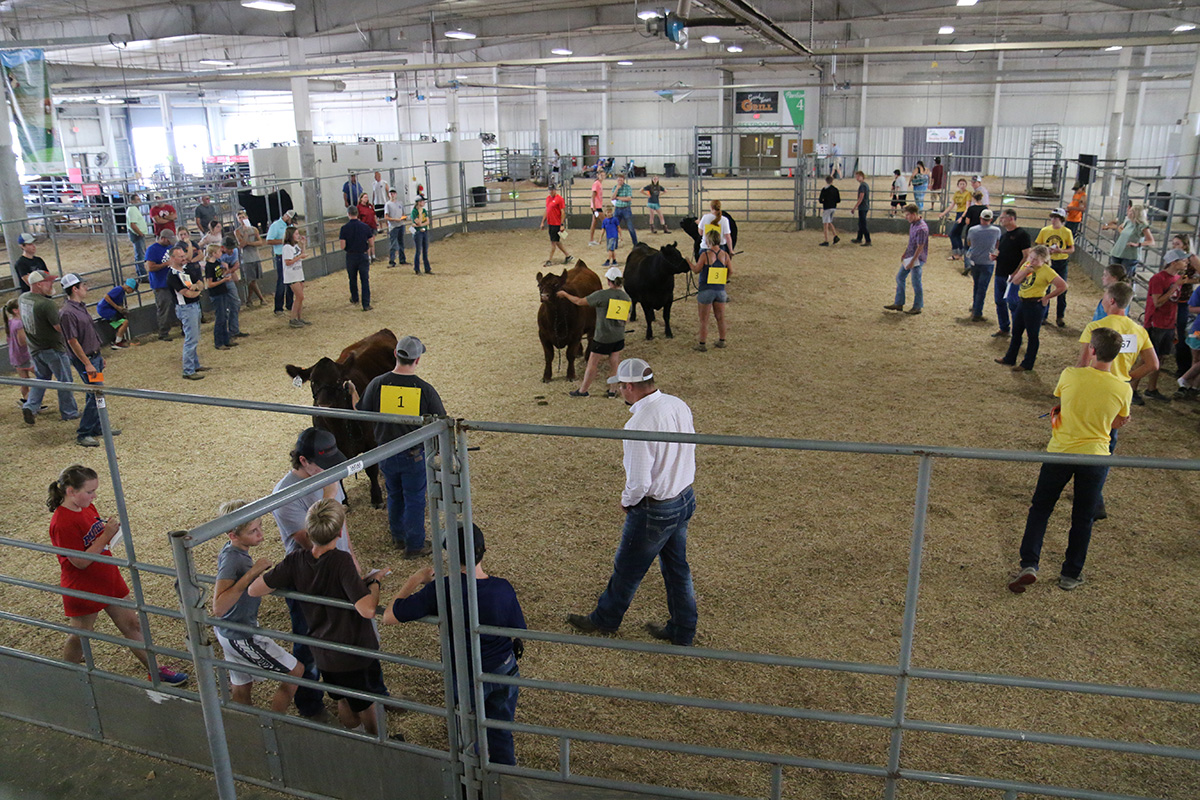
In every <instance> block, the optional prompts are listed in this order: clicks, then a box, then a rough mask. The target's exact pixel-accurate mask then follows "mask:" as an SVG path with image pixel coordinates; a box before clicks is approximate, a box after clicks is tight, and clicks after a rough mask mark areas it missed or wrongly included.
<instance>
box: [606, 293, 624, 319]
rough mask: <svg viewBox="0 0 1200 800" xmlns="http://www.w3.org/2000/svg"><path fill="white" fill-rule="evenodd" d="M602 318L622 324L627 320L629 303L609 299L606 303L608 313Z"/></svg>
mask: <svg viewBox="0 0 1200 800" xmlns="http://www.w3.org/2000/svg"><path fill="white" fill-rule="evenodd" d="M604 316H606V317H608V318H609V319H619V320H621V321H622V322H624V321H625V320H627V319H629V301H628V300H615V299H612V298H610V299H609V301H608V313H607V314H605V315H604Z"/></svg>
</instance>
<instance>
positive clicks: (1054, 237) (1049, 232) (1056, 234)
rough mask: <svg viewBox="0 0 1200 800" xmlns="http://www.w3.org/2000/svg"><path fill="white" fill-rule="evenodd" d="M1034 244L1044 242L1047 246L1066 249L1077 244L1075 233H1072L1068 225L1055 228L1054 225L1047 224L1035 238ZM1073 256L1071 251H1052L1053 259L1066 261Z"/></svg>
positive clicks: (1051, 257)
mask: <svg viewBox="0 0 1200 800" xmlns="http://www.w3.org/2000/svg"><path fill="white" fill-rule="evenodd" d="M1033 243H1034V244H1044V245H1046V246H1047V247H1059V248H1062V249H1063V250H1066V249H1067V248H1068V247H1074V246H1075V235H1074V234H1072V233H1071V229H1070V228H1068V227H1067V226H1066V225H1064V226H1062V227H1061V228H1055V227H1054V226H1053V225H1047V226H1046V227H1044V228H1042V229H1041V230H1040V231H1038V235H1037V238H1036V239H1034V240H1033ZM1070 257H1071V254H1070V253H1051V254H1050V260H1051V261H1066V260H1067V259H1068V258H1070Z"/></svg>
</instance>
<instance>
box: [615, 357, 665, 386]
mask: <svg viewBox="0 0 1200 800" xmlns="http://www.w3.org/2000/svg"><path fill="white" fill-rule="evenodd" d="M653 377H654V373H653V372H651V371H650V365H649V364H647V363H646V362H645V361H642V360H641V359H640V358H627V359H625V360H624V361H622V362H621V363H620V364H618V365H617V374H616V375H613V376H612V377H611V378H609V379H608V382H609V383H642V382H644V381H648V380H650V379H651V378H653Z"/></svg>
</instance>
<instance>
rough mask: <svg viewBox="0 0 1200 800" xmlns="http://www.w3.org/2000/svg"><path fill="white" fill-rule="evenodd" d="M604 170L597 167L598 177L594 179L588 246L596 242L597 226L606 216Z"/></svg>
mask: <svg viewBox="0 0 1200 800" xmlns="http://www.w3.org/2000/svg"><path fill="white" fill-rule="evenodd" d="M603 208H604V170H602V169H599V168H597V169H596V179H595V180H594V181H592V227H591V228H590V229H589V230H588V246H589V247H591V246H592V245H594V244H596V226H597V225H598V224H600V220H601V219H602V218H603V217H604V213H603V211H602V210H601V209H603Z"/></svg>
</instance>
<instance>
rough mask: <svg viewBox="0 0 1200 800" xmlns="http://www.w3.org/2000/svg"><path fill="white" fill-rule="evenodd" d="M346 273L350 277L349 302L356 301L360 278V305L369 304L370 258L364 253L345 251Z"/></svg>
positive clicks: (365, 305)
mask: <svg viewBox="0 0 1200 800" xmlns="http://www.w3.org/2000/svg"><path fill="white" fill-rule="evenodd" d="M346 275H347V276H348V277H349V278H350V302H351V303H357V302H358V296H359V295H358V281H359V279H360V278H361V279H362V306H363V308H366V307H367V306H369V305H371V259H370V258H369V257H368V256H367V254H366V253H346Z"/></svg>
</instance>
